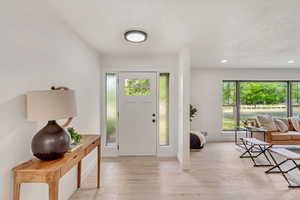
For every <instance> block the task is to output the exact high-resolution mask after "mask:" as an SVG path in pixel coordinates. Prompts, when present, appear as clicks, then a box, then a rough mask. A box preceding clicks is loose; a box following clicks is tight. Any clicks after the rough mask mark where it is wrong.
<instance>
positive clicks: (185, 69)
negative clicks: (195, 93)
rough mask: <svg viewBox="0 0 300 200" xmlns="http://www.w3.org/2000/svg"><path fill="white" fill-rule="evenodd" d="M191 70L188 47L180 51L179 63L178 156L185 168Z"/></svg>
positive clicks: (188, 155) (188, 156)
mask: <svg viewBox="0 0 300 200" xmlns="http://www.w3.org/2000/svg"><path fill="white" fill-rule="evenodd" d="M190 70H191V58H190V52H189V50H188V49H187V48H183V49H182V50H181V51H180V52H179V63H178V85H179V86H178V153H177V158H178V161H179V162H180V163H181V165H182V167H183V168H184V169H188V168H189V160H190V143H189V135H190V134H189V133H190V121H189V119H190V110H189V109H190V107H189V106H190V77H191V74H190Z"/></svg>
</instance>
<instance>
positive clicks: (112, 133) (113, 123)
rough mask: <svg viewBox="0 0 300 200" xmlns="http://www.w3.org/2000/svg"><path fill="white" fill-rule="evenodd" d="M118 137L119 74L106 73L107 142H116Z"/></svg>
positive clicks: (109, 143) (110, 143)
mask: <svg viewBox="0 0 300 200" xmlns="http://www.w3.org/2000/svg"><path fill="white" fill-rule="evenodd" d="M116 138H117V75H116V74H115V73H107V74H106V144H107V145H113V144H116Z"/></svg>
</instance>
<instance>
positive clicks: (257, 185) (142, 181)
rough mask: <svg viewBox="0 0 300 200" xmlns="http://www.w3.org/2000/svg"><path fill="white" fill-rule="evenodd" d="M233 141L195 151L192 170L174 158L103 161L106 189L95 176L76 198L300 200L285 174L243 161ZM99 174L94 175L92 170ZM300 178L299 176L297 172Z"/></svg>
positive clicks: (127, 158)
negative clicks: (254, 166) (267, 173)
mask: <svg viewBox="0 0 300 200" xmlns="http://www.w3.org/2000/svg"><path fill="white" fill-rule="evenodd" d="M239 155H240V152H239V151H238V150H237V148H236V147H235V145H234V144H232V143H212V144H208V145H207V146H206V147H205V149H203V150H202V151H201V152H193V153H191V169H190V170H189V171H181V169H180V167H179V164H178V163H177V161H176V160H175V159H158V158H155V157H121V158H114V159H104V160H103V162H102V163H103V164H102V178H101V189H99V190H96V189H95V180H96V179H95V177H93V176H90V177H88V179H87V180H86V181H85V182H84V183H83V185H82V188H81V189H80V190H79V191H77V192H76V193H75V194H74V195H73V196H72V197H71V200H200V199H201V200H248V199H249V200H277V199H278V200H297V199H299V198H300V189H288V188H287V184H286V182H285V181H284V180H283V178H282V177H281V176H280V175H277V174H276V175H274V174H273V175H266V174H265V173H264V171H265V170H266V168H253V167H252V164H251V163H250V160H248V159H240V158H239ZM93 174H95V173H93ZM298 176H300V174H298Z"/></svg>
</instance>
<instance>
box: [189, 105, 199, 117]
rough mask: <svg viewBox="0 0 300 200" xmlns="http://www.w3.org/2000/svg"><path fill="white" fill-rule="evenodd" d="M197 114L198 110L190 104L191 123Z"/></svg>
mask: <svg viewBox="0 0 300 200" xmlns="http://www.w3.org/2000/svg"><path fill="white" fill-rule="evenodd" d="M197 112H198V109H197V108H196V107H194V106H193V105H192V104H190V121H193V118H195V117H196V114H197Z"/></svg>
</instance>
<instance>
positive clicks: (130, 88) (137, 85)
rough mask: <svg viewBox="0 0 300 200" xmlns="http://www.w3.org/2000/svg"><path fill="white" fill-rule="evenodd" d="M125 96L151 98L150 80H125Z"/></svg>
mask: <svg viewBox="0 0 300 200" xmlns="http://www.w3.org/2000/svg"><path fill="white" fill-rule="evenodd" d="M124 93H125V96H150V95H151V89H150V80H149V79H125V88H124Z"/></svg>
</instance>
